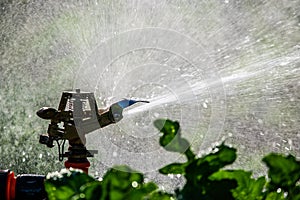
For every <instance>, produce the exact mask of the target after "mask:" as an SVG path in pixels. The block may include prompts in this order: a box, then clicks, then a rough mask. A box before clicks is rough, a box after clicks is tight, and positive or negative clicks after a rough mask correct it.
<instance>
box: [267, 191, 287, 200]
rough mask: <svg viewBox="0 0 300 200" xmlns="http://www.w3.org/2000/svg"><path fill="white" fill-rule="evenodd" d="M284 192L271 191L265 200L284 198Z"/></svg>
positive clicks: (280, 199) (281, 199)
mask: <svg viewBox="0 0 300 200" xmlns="http://www.w3.org/2000/svg"><path fill="white" fill-rule="evenodd" d="M284 199H285V198H284V194H283V192H280V193H278V192H270V193H268V194H267V196H266V198H265V200H284Z"/></svg>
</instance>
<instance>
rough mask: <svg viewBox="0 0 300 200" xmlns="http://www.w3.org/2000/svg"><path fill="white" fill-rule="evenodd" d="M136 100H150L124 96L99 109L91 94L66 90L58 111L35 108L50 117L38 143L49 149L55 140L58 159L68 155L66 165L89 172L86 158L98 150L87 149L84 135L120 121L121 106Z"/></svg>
mask: <svg viewBox="0 0 300 200" xmlns="http://www.w3.org/2000/svg"><path fill="white" fill-rule="evenodd" d="M138 102H142V103H149V101H135V100H131V99H123V100H121V101H119V102H116V103H114V104H112V105H111V106H110V107H109V108H108V109H106V110H103V109H98V107H97V103H96V100H95V97H94V94H93V93H91V92H81V91H80V90H79V89H76V91H71V92H70V91H65V92H63V93H62V96H61V100H60V103H59V106H58V109H57V110H56V109H55V108H49V107H43V108H41V109H40V110H39V111H37V115H38V116H39V117H40V118H42V119H47V120H51V122H50V124H49V126H48V131H47V134H45V135H40V140H39V142H40V143H41V144H45V145H46V146H47V147H50V148H52V147H53V146H54V144H53V143H54V141H55V142H56V143H57V146H58V154H59V160H60V161H62V160H63V158H64V157H66V158H67V160H66V161H65V167H66V168H70V167H72V168H77V169H82V170H83V171H84V172H86V173H88V168H89V166H90V162H89V161H88V159H87V158H88V157H93V154H95V153H97V151H90V150H87V149H86V146H85V143H86V137H85V135H86V134H88V133H90V132H92V131H95V130H97V129H99V128H103V127H105V126H108V125H110V124H114V123H117V122H119V121H120V120H121V119H122V118H123V115H122V112H123V109H125V108H127V107H129V106H131V105H133V104H135V103H138ZM66 140H68V142H69V148H68V151H67V152H64V144H65V141H66Z"/></svg>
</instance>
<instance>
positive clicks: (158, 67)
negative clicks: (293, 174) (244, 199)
mask: <svg viewBox="0 0 300 200" xmlns="http://www.w3.org/2000/svg"><path fill="white" fill-rule="evenodd" d="M0 13H1V17H0V33H1V34H0V36H1V38H0V40H1V43H0V44H1V48H0V54H1V59H0V102H1V104H0V106H1V108H0V112H1V114H0V116H1V117H0V142H1V145H0V154H1V157H0V158H1V162H0V168H1V169H7V168H8V169H11V170H14V171H15V172H17V173H40V174H47V173H48V172H50V171H55V170H60V169H61V168H63V167H64V166H63V162H59V161H58V150H57V147H54V148H52V149H49V148H47V147H45V146H43V145H40V144H39V143H38V137H39V134H42V133H46V131H47V126H48V122H47V121H45V120H42V119H39V118H38V117H37V116H36V114H35V112H36V111H37V110H38V109H39V108H40V107H43V106H50V107H54V108H57V106H58V104H59V100H60V97H61V92H62V91H64V90H70V89H75V88H81V89H82V90H84V91H89V92H94V93H95V96H96V99H97V103H98V106H99V107H107V106H109V105H110V104H111V103H114V102H116V101H119V100H121V99H122V98H133V99H143V100H149V101H150V102H151V103H150V104H147V105H143V104H137V105H135V106H133V107H131V108H129V109H127V110H125V111H124V119H123V120H122V121H121V122H120V123H118V124H116V125H112V126H110V127H106V128H103V129H101V130H98V131H95V132H93V133H91V134H90V135H88V136H87V139H88V140H87V146H88V148H89V149H95V150H98V154H97V155H96V157H95V158H93V159H91V160H90V161H91V164H92V166H91V169H90V174H91V175H95V176H101V175H103V174H104V173H105V171H106V170H107V169H108V168H110V167H112V166H114V165H116V164H127V165H129V166H131V167H132V168H134V169H137V170H140V171H142V172H145V173H146V175H147V176H148V178H149V179H153V180H154V181H157V182H160V183H162V185H165V187H166V188H168V187H174V186H177V185H180V184H181V183H182V181H183V180H182V177H173V176H172V177H167V178H164V177H162V176H161V175H158V174H157V173H156V171H157V169H159V168H160V167H162V166H164V165H166V164H168V163H170V162H174V161H178V162H179V161H180V160H184V158H182V157H180V156H179V155H178V154H175V153H168V152H166V151H164V150H163V149H162V148H161V147H160V146H159V144H158V140H159V132H158V131H157V130H155V128H154V126H153V121H154V120H155V119H157V118H170V119H172V120H178V121H179V122H180V124H181V126H182V133H183V136H184V137H186V138H187V139H188V140H189V141H190V143H192V148H193V150H194V151H195V152H197V153H198V154H199V155H201V154H203V153H205V152H207V151H208V150H209V149H210V148H211V147H213V146H214V145H216V144H217V143H220V142H222V141H225V142H226V144H230V145H232V146H233V147H236V148H237V149H238V159H237V162H236V164H235V165H234V166H232V167H236V168H243V169H246V170H252V171H253V172H254V175H262V174H264V173H265V171H264V170H265V167H264V165H263V164H262V162H261V158H262V157H263V156H264V155H266V154H267V153H269V152H281V153H284V154H293V155H295V156H296V157H297V158H298V159H299V157H300V153H299V151H300V149H299V148H300V145H299V143H300V132H299V131H300V43H299V42H300V15H299V13H300V4H299V1H297V0H283V1H275V0H273V1H268V0H257V1H251V0H224V1H221V0H203V1H199V0H188V1H178V0H174V1H170V0H153V1H142V0H133V1H124V0H119V1H117V0H114V1H110V0H106V1H69V2H66V1H59V0H56V1H38V0H23V1H17V0H16V1H13V0H9V1H8V0H2V1H1V4H0Z"/></svg>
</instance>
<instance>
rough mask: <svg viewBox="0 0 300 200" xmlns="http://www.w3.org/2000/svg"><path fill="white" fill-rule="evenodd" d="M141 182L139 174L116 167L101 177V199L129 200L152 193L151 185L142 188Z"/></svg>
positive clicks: (122, 167)
mask: <svg viewBox="0 0 300 200" xmlns="http://www.w3.org/2000/svg"><path fill="white" fill-rule="evenodd" d="M143 181H144V177H143V175H142V174H141V173H138V172H136V171H134V170H132V169H131V168H129V167H127V166H116V167H114V168H113V169H110V170H109V171H108V172H107V173H106V174H105V175H104V177H103V181H102V196H101V199H103V200H106V199H110V200H121V199H130V196H135V198H138V197H141V196H144V195H145V194H144V193H148V192H149V191H152V190H153V189H154V188H155V187H154V186H153V185H146V186H144V187H143ZM141 188H143V189H141ZM134 192H136V193H135V194H134Z"/></svg>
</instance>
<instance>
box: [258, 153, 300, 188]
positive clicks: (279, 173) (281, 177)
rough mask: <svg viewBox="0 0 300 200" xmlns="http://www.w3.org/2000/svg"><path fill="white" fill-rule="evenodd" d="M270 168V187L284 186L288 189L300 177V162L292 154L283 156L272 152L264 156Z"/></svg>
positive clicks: (264, 160)
mask: <svg viewBox="0 0 300 200" xmlns="http://www.w3.org/2000/svg"><path fill="white" fill-rule="evenodd" d="M263 162H265V163H266V165H267V166H268V168H269V172H268V175H269V177H270V179H271V182H270V189H271V190H276V189H277V188H282V189H284V190H285V191H288V190H289V189H291V188H292V187H294V186H295V184H296V182H297V181H298V180H299V179H300V162H299V161H296V159H295V157H294V156H292V155H288V156H286V157H285V156H282V155H278V154H275V153H271V154H269V155H267V156H265V157H264V158H263Z"/></svg>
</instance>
